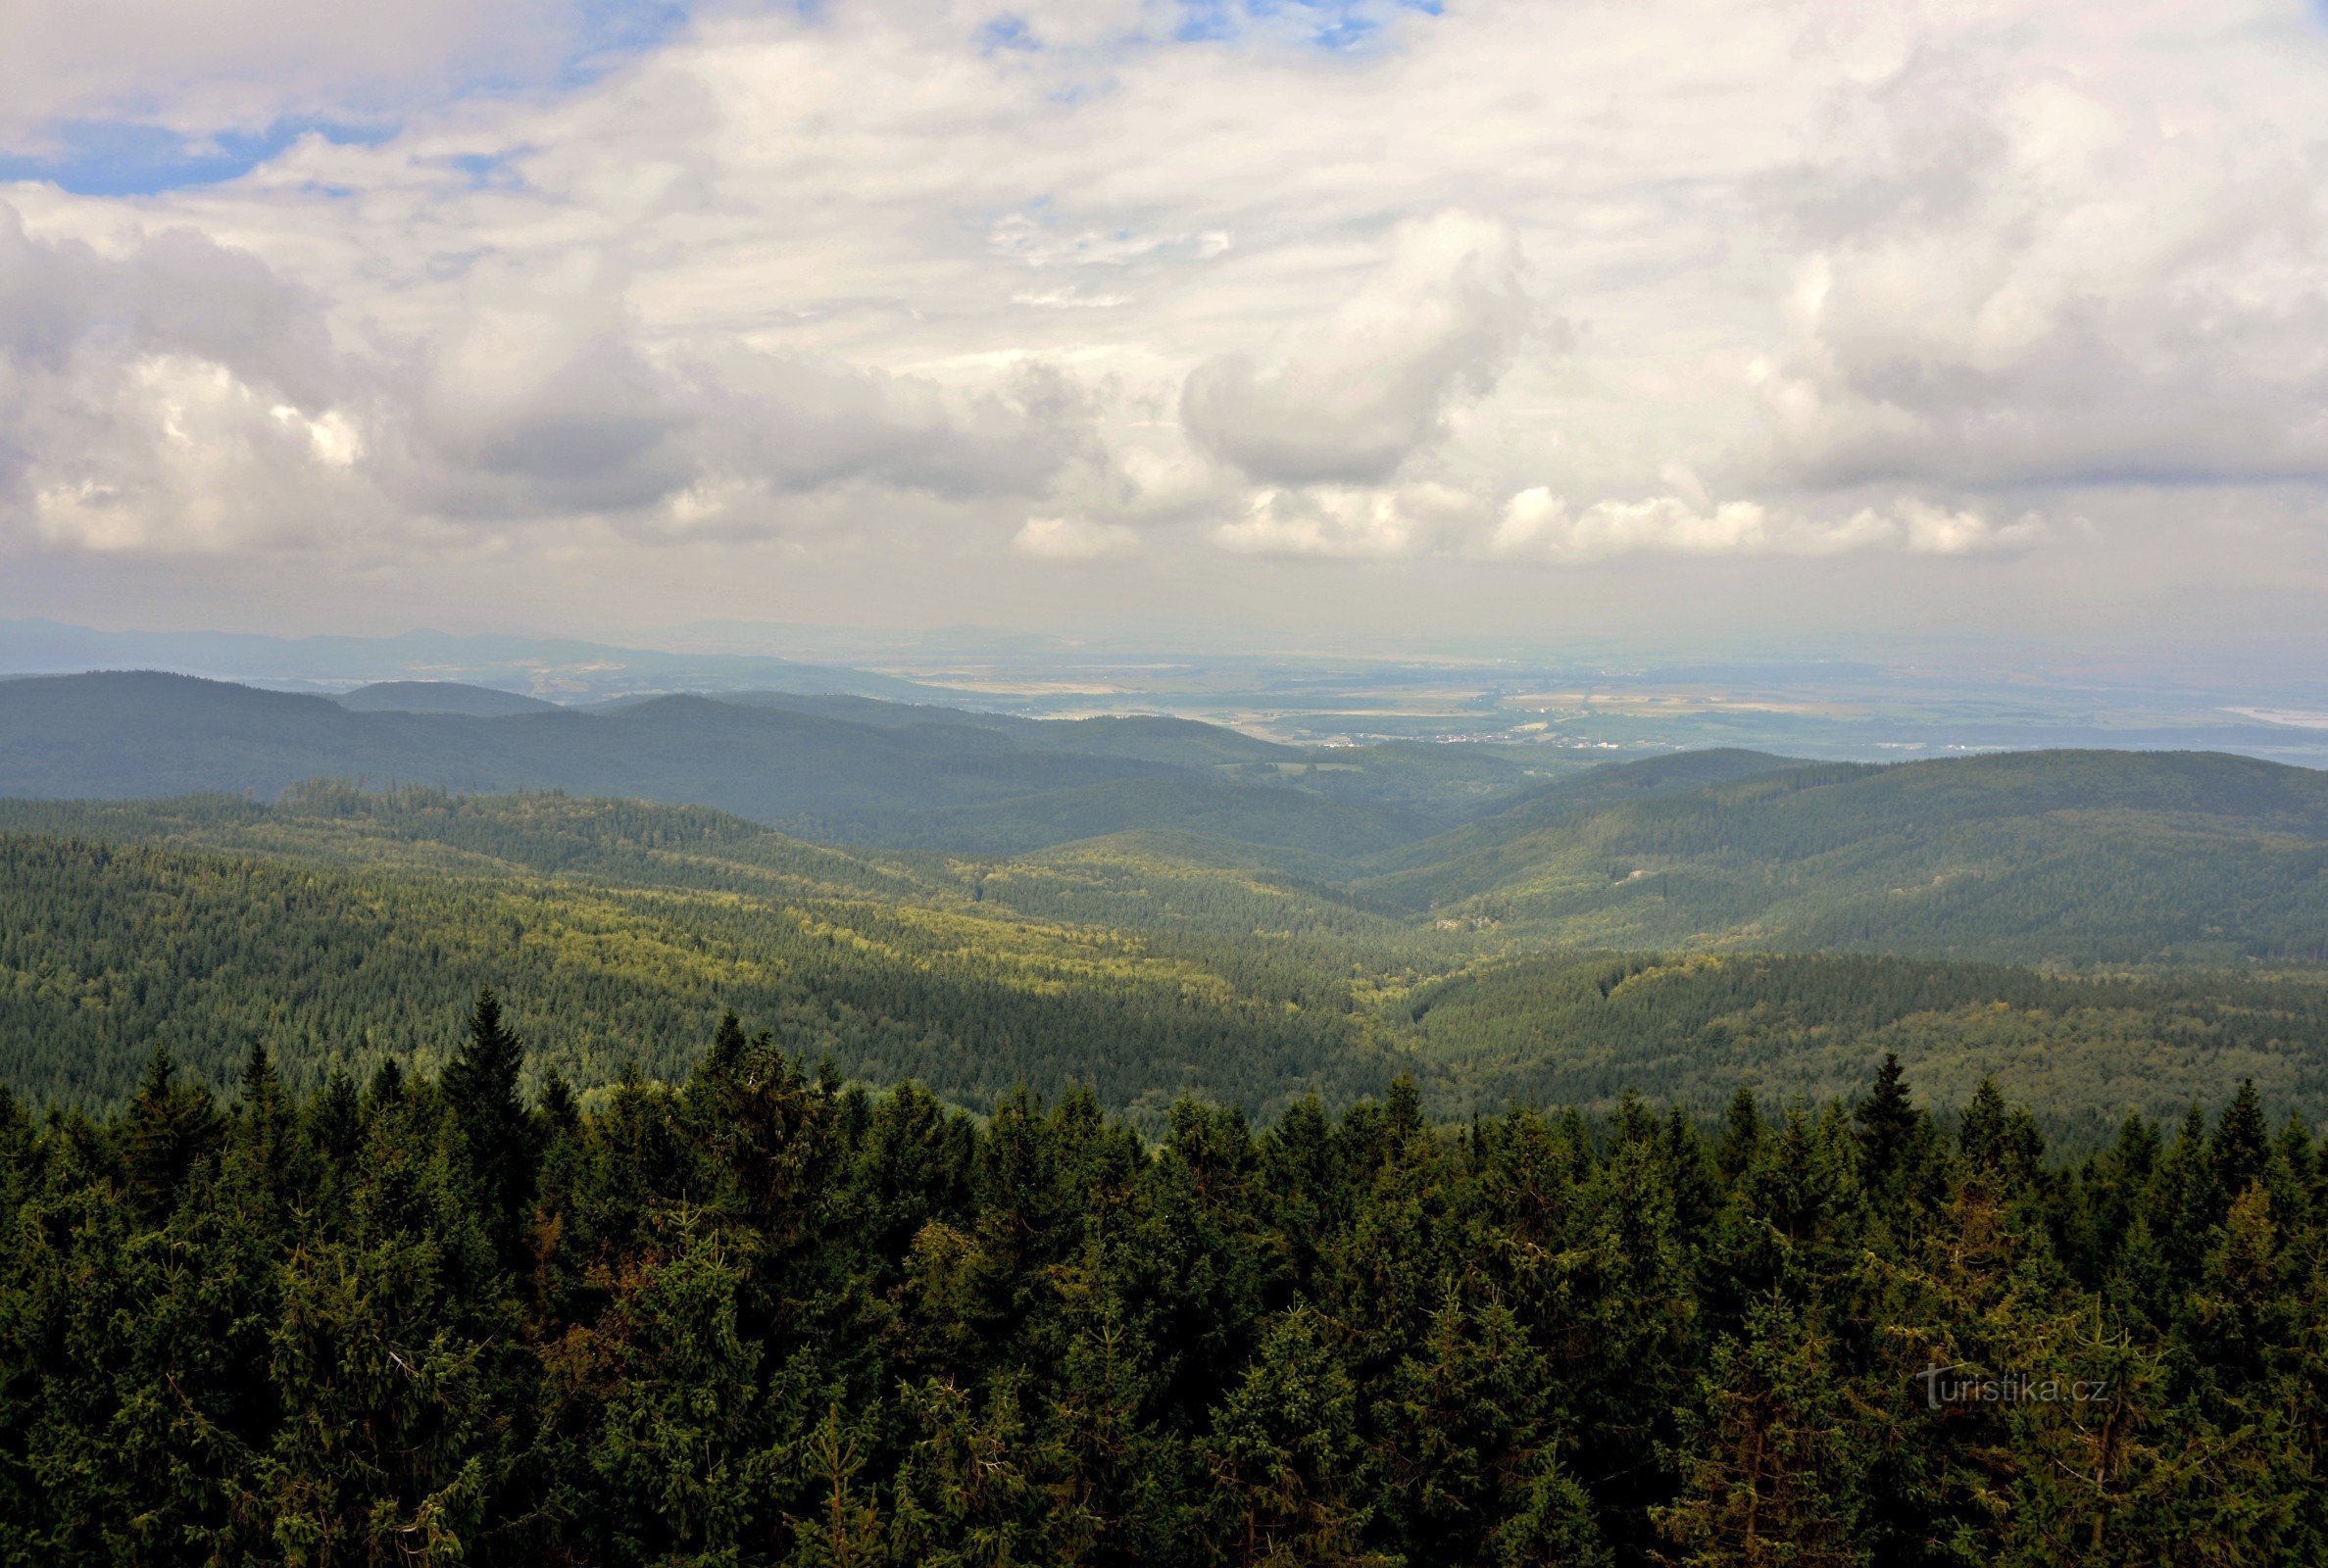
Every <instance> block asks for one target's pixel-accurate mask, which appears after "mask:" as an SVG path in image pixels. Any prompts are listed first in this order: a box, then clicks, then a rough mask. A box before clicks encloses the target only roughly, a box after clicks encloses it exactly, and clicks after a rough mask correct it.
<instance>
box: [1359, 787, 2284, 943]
mask: <svg viewBox="0 0 2328 1568" xmlns="http://www.w3.org/2000/svg"><path fill="white" fill-rule="evenodd" d="M1716 755H1719V754H1716ZM1733 755H1734V754H1733ZM1683 760H1684V759H1678V758H1677V759H1673V760H1671V761H1670V762H1656V763H1640V764H1633V766H1631V767H1625V768H1616V769H1610V776H1609V777H1606V778H1605V777H1602V776H1599V775H1594V774H1586V775H1582V776H1581V777H1580V778H1579V779H1577V780H1576V781H1574V782H1572V783H1562V784H1555V785H1552V786H1549V787H1547V788H1546V789H1544V790H1542V791H1541V792H1540V793H1539V794H1538V795H1537V796H1536V797H1535V798H1532V799H1530V800H1527V801H1525V802H1523V803H1522V804H1520V805H1518V806H1517V807H1514V808H1512V809H1509V810H1507V811H1504V812H1501V813H1498V814H1494V815H1490V816H1486V817H1484V818H1482V819H1480V820H1478V821H1476V822H1473V823H1470V824H1467V825H1465V826H1463V827H1461V828H1459V829H1457V830H1455V831H1453V832H1450V833H1448V834H1445V835H1442V836H1440V837H1436V838H1432V839H1429V840H1425V841H1422V842H1419V843H1414V844H1410V845H1406V846H1402V847H1400V848H1399V849H1397V850H1396V851H1394V852H1392V853H1390V854H1389V855H1386V856H1383V857H1379V858H1377V859H1376V861H1375V862H1374V867H1375V869H1374V874H1372V875H1366V876H1361V877H1358V878H1356V879H1354V880H1353V882H1352V883H1351V887H1352V890H1353V891H1354V892H1355V893H1357V894H1359V895H1361V896H1362V897H1364V898H1367V899H1370V900H1375V901H1379V902H1380V903H1382V904H1384V905H1387V906H1389V907H1396V908H1399V909H1404V910H1408V911H1411V912H1412V913H1414V914H1417V915H1420V914H1425V913H1429V914H1433V915H1437V916H1439V917H1442V918H1453V919H1460V920H1464V921H1477V922H1494V923H1498V924H1501V925H1504V926H1508V927H1511V928H1513V929H1514V930H1515V931H1517V930H1524V931H1526V932H1527V933H1529V934H1530V935H1531V937H1532V938H1534V939H1535V940H1539V941H1545V942H1552V943H1559V944H1564V945H1569V946H1575V945H1601V946H1648V947H1675V946H1687V947H1726V948H1746V949H1771V948H1778V949H1787V950H1793V951H1836V950H1862V951H1885V952H1894V953H1917V954H1928V955H1933V956H1958V957H1983V958H1997V959H2006V960H2010V961H2015V962H2032V961H2051V962H2062V963H2091V962H2097V961H2100V962H2157V961H2171V960H2176V959H2184V960H2198V961H2205V962H2223V961H2230V960H2235V959H2239V958H2248V957H2260V958H2283V959H2297V960H2303V961H2316V960H2319V959H2321V958H2324V957H2328V773H2321V772H2318V771H2315V770H2313V769H2309V768H2299V767H2287V766H2282V765H2280V764H2278V763H2274V762H2265V761H2258V760H2254V759H2252V758H2245V757H2232V756H2225V755H2222V754H2218V753H2196V752H2105V751H2076V752H2021V753H2000V754H1996V755H1993V756H1986V757H1977V758H1965V759H1960V760H1944V761H1928V762H1906V763H1899V764H1896V765H1890V766H1870V765H1857V764H1851V763H1820V764H1794V765H1784V766H1768V765H1764V764H1766V763H1767V761H1768V760H1748V761H1746V762H1744V763H1743V764H1742V765H1738V766H1736V767H1735V769H1734V771H1735V772H1736V773H1737V774H1739V775H1740V776H1736V777H1733V778H1730V779H1728V780H1725V781H1720V782H1713V783H1710V784H1708V785H1706V786H1705V787H1702V788H1689V789H1667V788H1659V789H1655V790H1643V791H1642V792H1640V798H1635V799H1623V798H1621V797H1615V792H1613V791H1612V790H1611V789H1610V784H1611V783H1612V782H1614V781H1616V780H1619V779H1621V778H1622V777H1623V776H1624V775H1625V774H1628V773H1633V772H1635V771H1636V770H1639V771H1643V772H1646V773H1647V775H1648V777H1649V780H1650V782H1651V783H1653V784H1657V783H1662V782H1665V781H1664V780H1660V779H1659V776H1658V773H1657V771H1656V770H1657V769H1659V768H1667V767H1670V766H1672V765H1673V764H1674V763H1678V762H1681V761H1683Z"/></svg>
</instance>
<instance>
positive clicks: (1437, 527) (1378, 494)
mask: <svg viewBox="0 0 2328 1568" xmlns="http://www.w3.org/2000/svg"><path fill="white" fill-rule="evenodd" d="M1476 510H1477V509H1476V504H1475V503H1474V502H1473V500H1472V498H1471V497H1470V496H1468V495H1466V494H1464V493H1463V492H1461V491H1458V490H1451V489H1449V488H1447V487H1445V486H1440V485H1430V484H1417V485H1406V486H1401V487H1398V488H1381V487H1372V486H1364V485H1309V486H1303V487H1299V488H1285V489H1272V490H1263V491H1262V492H1261V493H1259V494H1258V495H1256V496H1254V497H1253V499H1252V501H1251V502H1250V503H1249V505H1248V506H1247V509H1246V512H1245V515H1244V516H1242V517H1241V518H1239V519H1238V520H1236V521H1235V522H1227V523H1222V524H1221V525H1219V526H1218V527H1216V528H1214V530H1213V542H1214V544H1216V545H1218V546H1219V547H1220V548H1221V549H1223V550H1226V551H1229V552H1231V553H1233V554H1236V555H1244V556H1319V557H1326V558H1339V559H1344V560H1366V559H1378V558H1393V557H1401V556H1413V555H1419V554H1421V553H1422V552H1424V551H1426V550H1429V549H1431V548H1433V547H1434V546H1436V545H1439V544H1441V543H1442V542H1444V541H1445V540H1447V539H1448V538H1449V537H1451V536H1452V534H1453V533H1454V531H1455V530H1456V529H1457V528H1458V527H1460V526H1461V524H1462V523H1464V522H1466V521H1468V520H1471V518H1472V515H1474V514H1475V512H1476Z"/></svg>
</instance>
